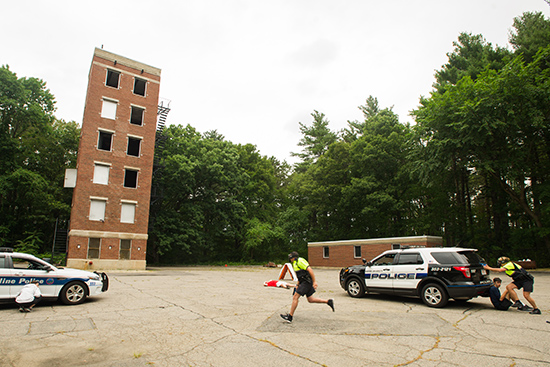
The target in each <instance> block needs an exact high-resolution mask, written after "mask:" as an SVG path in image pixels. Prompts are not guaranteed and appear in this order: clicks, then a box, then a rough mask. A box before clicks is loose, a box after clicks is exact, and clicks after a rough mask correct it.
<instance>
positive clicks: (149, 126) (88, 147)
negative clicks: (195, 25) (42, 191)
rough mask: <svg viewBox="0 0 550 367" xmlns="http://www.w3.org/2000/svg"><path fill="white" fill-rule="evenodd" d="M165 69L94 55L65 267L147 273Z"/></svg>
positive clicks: (110, 55) (104, 54) (99, 51)
mask: <svg viewBox="0 0 550 367" xmlns="http://www.w3.org/2000/svg"><path fill="white" fill-rule="evenodd" d="M160 72H161V70H160V69H158V68H155V67H152V66H149V65H146V64H143V63H140V62H137V61H134V60H130V59H128V58H125V57H122V56H119V55H116V54H113V53H110V52H107V51H104V50H102V49H97V48H96V49H95V51H94V57H93V60H92V65H91V67H90V73H89V76H88V90H87V94H86V102H85V106H84V116H83V120H82V128H81V136H80V145H79V150H78V159H77V179H76V185H75V187H74V192H73V201H72V210H71V222H70V230H69V246H68V250H67V251H68V253H67V266H70V267H75V268H84V269H94V268H98V269H99V268H101V269H145V265H146V262H145V255H146V250H147V236H148V235H147V228H148V221H149V201H150V193H151V179H152V169H153V157H154V150H155V133H156V124H157V107H158V101H159V87H160Z"/></svg>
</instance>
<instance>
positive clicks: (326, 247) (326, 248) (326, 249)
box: [323, 246, 328, 259]
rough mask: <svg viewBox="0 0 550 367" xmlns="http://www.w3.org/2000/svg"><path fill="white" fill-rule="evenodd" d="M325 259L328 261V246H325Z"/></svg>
mask: <svg viewBox="0 0 550 367" xmlns="http://www.w3.org/2000/svg"><path fill="white" fill-rule="evenodd" d="M323 258H325V259H328V246H323Z"/></svg>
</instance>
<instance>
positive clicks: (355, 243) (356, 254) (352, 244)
mask: <svg viewBox="0 0 550 367" xmlns="http://www.w3.org/2000/svg"><path fill="white" fill-rule="evenodd" d="M404 246H423V247H441V246H443V238H442V237H438V236H411V237H390V238H372V239H368V240H341V241H327V242H310V243H308V245H307V247H308V261H309V263H310V264H311V266H328V267H344V266H351V265H360V264H362V263H363V261H362V259H366V260H367V261H368V260H371V259H372V258H374V257H375V256H377V255H379V254H381V253H382V252H384V251H387V250H391V249H395V248H401V247H404Z"/></svg>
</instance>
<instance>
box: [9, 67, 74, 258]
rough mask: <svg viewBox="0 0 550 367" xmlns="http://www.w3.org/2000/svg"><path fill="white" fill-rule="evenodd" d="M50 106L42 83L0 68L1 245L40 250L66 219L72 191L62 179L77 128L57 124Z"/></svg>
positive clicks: (71, 164) (70, 164)
mask: <svg viewBox="0 0 550 367" xmlns="http://www.w3.org/2000/svg"><path fill="white" fill-rule="evenodd" d="M54 105H55V100H54V97H53V95H52V94H51V93H50V91H49V90H48V89H47V88H46V83H45V82H43V81H42V80H39V79H36V78H17V75H16V74H15V73H13V72H11V71H10V70H9V68H8V67H6V66H3V67H1V68H0V153H1V156H2V159H1V160H0V223H2V224H1V226H0V233H1V244H2V245H3V246H14V245H15V244H17V246H18V247H19V248H21V249H27V250H28V251H31V252H33V253H38V252H43V251H45V250H47V247H48V244H49V243H51V239H52V238H53V231H54V227H55V225H54V224H55V219H56V218H58V217H64V218H68V216H69V211H70V200H71V193H70V192H68V191H63V177H64V173H65V168H69V167H75V166H76V152H77V148H78V139H79V128H78V126H77V125H76V124H75V123H74V122H70V123H66V122H64V121H58V120H56V119H55V117H54V116H53V112H54ZM31 234H32V236H31ZM29 236H31V237H29Z"/></svg>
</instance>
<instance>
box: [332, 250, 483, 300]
mask: <svg viewBox="0 0 550 367" xmlns="http://www.w3.org/2000/svg"><path fill="white" fill-rule="evenodd" d="M476 251H477V250H475V249H466V248H457V247H453V248H435V247H434V248H405V249H398V250H389V251H386V252H384V253H382V254H381V255H379V256H377V257H375V258H374V259H373V260H371V261H369V262H366V261H365V260H364V259H363V263H364V265H356V266H350V267H347V268H343V269H342V270H341V271H340V285H341V286H342V288H344V289H345V290H346V291H347V292H348V294H349V295H350V296H351V297H362V296H364V295H365V293H371V292H372V293H383V294H394V295H401V296H413V297H420V298H421V299H422V301H423V302H424V303H425V304H426V305H428V306H430V307H444V306H445V305H446V304H447V301H448V300H449V298H453V299H455V300H458V301H467V300H469V299H471V298H474V297H477V296H480V295H486V294H487V292H488V290H489V288H490V287H491V284H492V282H491V280H490V278H489V276H488V274H487V271H486V270H485V269H483V265H482V263H484V262H485V261H484V260H483V259H482V258H481V257H480V256H479V255H478V254H477V253H476Z"/></svg>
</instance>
